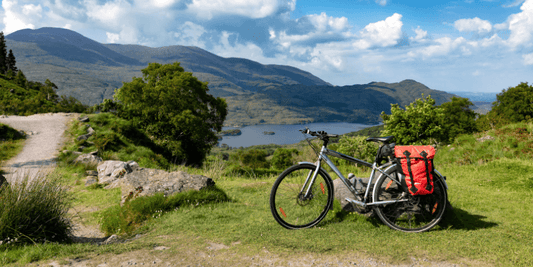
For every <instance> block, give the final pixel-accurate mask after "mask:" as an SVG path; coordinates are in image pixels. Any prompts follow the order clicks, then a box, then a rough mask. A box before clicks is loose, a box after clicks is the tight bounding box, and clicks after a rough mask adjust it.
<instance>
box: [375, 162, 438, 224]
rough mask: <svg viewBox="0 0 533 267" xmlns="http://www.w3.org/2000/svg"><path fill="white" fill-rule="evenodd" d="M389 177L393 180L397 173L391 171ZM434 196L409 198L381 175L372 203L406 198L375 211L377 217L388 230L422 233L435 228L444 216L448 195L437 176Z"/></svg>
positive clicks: (398, 187)
mask: <svg viewBox="0 0 533 267" xmlns="http://www.w3.org/2000/svg"><path fill="white" fill-rule="evenodd" d="M389 175H390V176H391V177H393V178H394V179H395V180H397V181H399V179H398V178H397V177H398V176H399V174H398V173H397V172H396V171H395V170H394V171H393V172H390V173H389ZM433 185H434V187H435V188H434V190H433V194H429V195H423V196H412V195H411V194H409V193H404V191H403V190H402V187H401V185H400V184H398V183H396V182H395V181H393V180H392V179H390V178H389V177H387V176H385V175H382V176H381V177H380V179H378V181H377V182H376V185H375V186H376V190H375V194H374V196H373V197H374V202H377V201H387V200H399V199H407V201H405V202H397V203H393V204H388V205H381V206H377V207H376V208H375V211H376V213H377V215H378V217H379V218H380V219H381V221H383V223H385V224H386V225H387V226H389V227H390V228H391V229H394V230H398V231H403V232H424V231H428V230H430V229H431V228H433V227H434V226H436V225H437V224H438V223H439V222H440V221H441V219H442V218H443V217H444V211H445V209H446V203H447V200H448V195H447V192H446V187H445V186H444V184H443V182H442V181H441V180H440V177H438V176H437V175H434V180H433Z"/></svg>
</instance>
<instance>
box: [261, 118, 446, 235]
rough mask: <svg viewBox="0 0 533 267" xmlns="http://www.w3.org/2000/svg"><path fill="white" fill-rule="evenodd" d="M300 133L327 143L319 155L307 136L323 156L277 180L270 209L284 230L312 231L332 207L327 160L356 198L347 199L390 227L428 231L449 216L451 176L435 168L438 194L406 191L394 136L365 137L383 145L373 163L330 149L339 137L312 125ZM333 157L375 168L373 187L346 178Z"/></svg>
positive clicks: (287, 172) (373, 170)
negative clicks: (445, 214) (418, 194)
mask: <svg viewBox="0 0 533 267" xmlns="http://www.w3.org/2000/svg"><path fill="white" fill-rule="evenodd" d="M300 131H301V132H302V133H303V134H304V135H305V134H309V135H311V136H315V137H318V138H319V139H320V140H321V141H322V142H323V144H322V149H321V150H320V153H318V152H317V151H316V149H315V148H314V146H313V145H312V144H311V142H310V141H309V140H308V139H307V137H306V140H307V142H308V143H309V145H310V146H311V148H312V149H313V151H314V152H315V153H316V154H317V156H318V160H317V162H316V163H314V164H313V163H311V162H299V163H298V164H296V165H293V166H291V167H289V168H288V169H286V170H285V171H283V172H282V173H281V174H280V176H279V177H278V178H277V180H276V181H275V182H274V185H273V186H272V191H271V193H270V210H271V212H272V215H273V216H274V219H275V220H276V221H277V222H278V223H279V224H280V225H281V226H283V227H285V228H287V229H301V228H310V227H313V226H315V225H317V224H318V223H320V221H322V220H323V219H324V218H325V217H326V215H327V213H328V212H329V210H330V209H332V205H333V198H334V195H333V194H334V191H333V181H332V179H331V177H330V176H329V174H328V173H327V172H326V171H325V170H324V169H323V168H322V167H321V163H322V161H324V162H326V164H327V165H328V166H329V167H330V168H331V169H332V170H333V172H335V173H336V174H337V176H339V178H340V179H341V181H342V182H343V184H344V185H345V186H346V187H347V188H348V189H349V190H350V192H351V193H352V194H353V198H346V199H345V200H347V201H348V202H351V203H353V204H355V205H358V206H360V207H362V208H363V209H369V208H372V209H373V210H374V212H375V214H377V215H378V217H379V219H380V220H381V221H382V222H383V223H384V224H385V225H387V226H388V227H390V228H391V229H394V230H399V231H404V232H424V231H428V230H430V229H431V228H433V227H434V226H436V225H437V224H438V223H439V222H440V221H441V220H442V218H443V217H444V211H445V209H446V205H447V203H448V195H447V189H448V186H447V184H446V177H444V176H443V175H442V174H440V173H439V172H438V171H437V170H435V169H434V172H433V179H434V180H433V182H434V192H433V194H430V195H423V196H413V195H411V194H409V193H408V192H406V191H405V190H404V188H403V187H402V185H401V181H402V179H405V176H404V175H403V174H401V173H400V172H398V171H397V168H401V166H398V165H397V164H396V162H394V161H393V160H391V157H394V146H395V143H392V140H393V139H394V137H393V136H387V137H370V138H367V139H366V141H369V142H370V141H371V142H380V143H381V144H380V146H379V149H378V152H377V153H376V158H375V160H374V162H373V163H368V162H366V161H364V160H360V159H357V158H354V157H350V156H348V155H344V154H342V153H339V152H337V151H333V150H330V149H328V148H327V146H328V143H329V138H334V137H338V135H334V134H328V133H326V132H324V131H317V132H313V131H310V130H309V129H308V128H307V127H306V129H305V130H300ZM328 156H333V157H337V158H340V159H343V160H348V161H350V162H353V163H357V164H360V165H363V166H367V167H369V168H372V171H371V174H370V178H369V180H368V183H367V184H366V185H364V184H363V183H362V181H361V180H357V179H352V180H354V182H353V183H352V182H351V181H350V180H349V179H347V178H345V177H344V176H343V175H342V173H341V172H340V171H339V170H338V168H337V167H336V166H335V164H333V162H332V161H331V160H330V159H329V158H328ZM383 159H388V162H386V163H384V164H380V162H382V161H383ZM375 174H379V177H377V179H375V182H374V181H373V180H374V175H375ZM349 178H351V177H350V176H349ZM357 188H361V189H357Z"/></svg>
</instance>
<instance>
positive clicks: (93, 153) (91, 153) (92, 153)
mask: <svg viewBox="0 0 533 267" xmlns="http://www.w3.org/2000/svg"><path fill="white" fill-rule="evenodd" d="M89 155H93V156H97V155H98V150H96V151H93V152H89Z"/></svg>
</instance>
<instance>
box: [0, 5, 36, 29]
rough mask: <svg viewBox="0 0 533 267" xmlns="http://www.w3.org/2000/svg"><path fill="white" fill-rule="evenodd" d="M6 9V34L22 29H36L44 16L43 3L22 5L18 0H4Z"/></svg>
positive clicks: (4, 20) (3, 6)
mask: <svg viewBox="0 0 533 267" xmlns="http://www.w3.org/2000/svg"><path fill="white" fill-rule="evenodd" d="M2 8H3V9H4V18H3V22H4V30H3V32H4V34H6V35H7V34H10V33H12V32H14V31H17V30H20V29H27V28H30V29H35V24H38V23H39V21H40V19H41V18H42V12H43V10H42V7H41V5H33V4H26V5H22V4H21V3H19V2H18V1H17V0H4V1H2Z"/></svg>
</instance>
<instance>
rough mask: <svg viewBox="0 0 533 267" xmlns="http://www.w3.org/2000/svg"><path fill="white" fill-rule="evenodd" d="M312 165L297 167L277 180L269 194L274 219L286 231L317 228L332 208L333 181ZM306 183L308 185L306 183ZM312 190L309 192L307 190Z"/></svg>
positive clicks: (290, 169)
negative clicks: (312, 180)
mask: <svg viewBox="0 0 533 267" xmlns="http://www.w3.org/2000/svg"><path fill="white" fill-rule="evenodd" d="M315 171H316V166H315V165H313V164H300V165H295V166H292V167H290V168H288V169H287V170H285V171H284V172H283V173H282V174H281V175H280V176H279V177H278V179H277V180H276V182H275V183H274V186H273V187H272V191H271V193H270V210H271V211H272V215H273V216H274V219H276V221H277V222H278V223H279V224H280V225H281V226H283V227H285V228H287V229H301V228H309V227H313V226H315V225H317V224H318V223H319V222H320V221H322V219H324V217H326V215H327V213H328V211H329V210H330V209H331V206H332V205H333V194H334V192H333V182H332V181H331V178H329V176H328V175H327V174H326V173H324V172H323V171H319V172H318V173H317V175H316V179H315V181H314V183H313V184H310V183H311V179H312V177H313V174H314V173H315ZM306 183H307V184H306ZM308 189H309V190H308Z"/></svg>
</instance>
